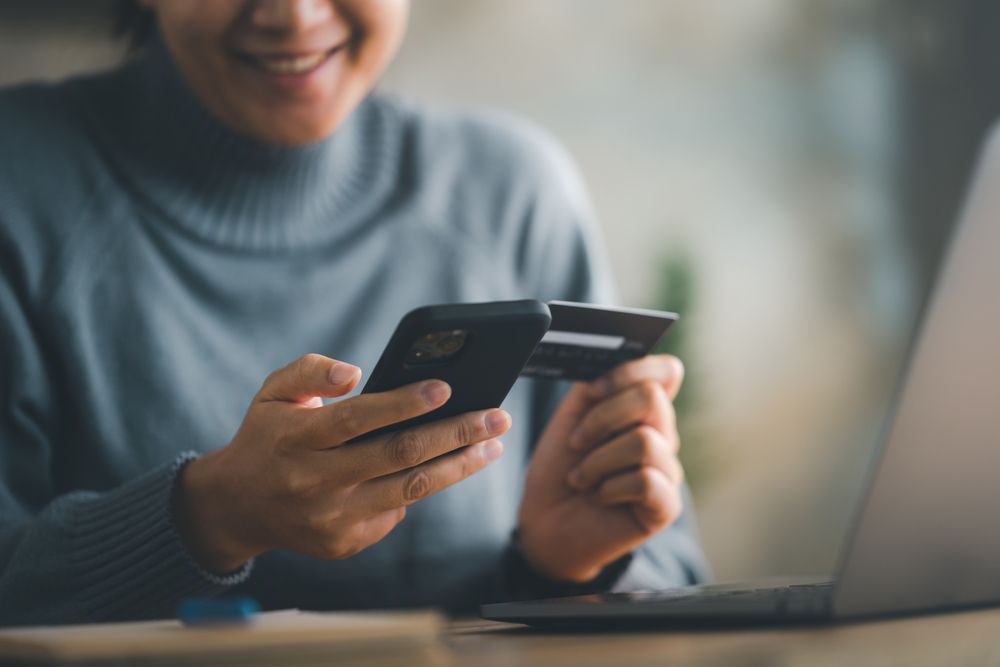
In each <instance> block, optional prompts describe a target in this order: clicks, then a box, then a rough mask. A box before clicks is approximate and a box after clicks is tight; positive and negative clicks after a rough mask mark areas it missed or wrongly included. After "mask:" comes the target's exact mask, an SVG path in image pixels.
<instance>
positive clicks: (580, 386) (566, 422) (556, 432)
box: [542, 382, 597, 443]
mask: <svg viewBox="0 0 1000 667" xmlns="http://www.w3.org/2000/svg"><path fill="white" fill-rule="evenodd" d="M596 403H597V400H595V399H594V398H593V396H592V392H591V389H590V385H589V384H586V383H584V382H574V383H573V386H572V387H570V389H569V391H568V392H566V395H565V396H564V397H563V400H562V402H561V403H560V404H559V407H558V408H556V411H555V412H554V413H552V418H551V419H549V423H548V426H547V427H546V429H545V432H544V433H543V435H542V439H544V440H555V441H556V442H560V443H564V442H566V441H567V440H568V439H569V435H570V433H572V432H573V431H574V430H575V429H576V426H577V425H578V424H579V423H580V420H582V419H583V416H584V415H585V414H587V412H588V411H589V410H590V408H592V407H593V406H594V405H595V404H596Z"/></svg>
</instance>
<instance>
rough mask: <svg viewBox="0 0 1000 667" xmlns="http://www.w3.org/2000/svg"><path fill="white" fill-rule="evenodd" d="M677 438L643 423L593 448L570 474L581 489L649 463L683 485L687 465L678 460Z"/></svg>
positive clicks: (568, 479) (573, 481) (673, 481)
mask: <svg viewBox="0 0 1000 667" xmlns="http://www.w3.org/2000/svg"><path fill="white" fill-rule="evenodd" d="M677 449H678V445H677V441H676V439H673V440H671V439H669V438H667V437H666V436H664V435H663V434H662V433H660V432H659V431H657V430H656V429H654V428H652V427H649V426H639V427H637V428H634V429H631V430H629V431H628V432H626V433H623V434H621V435H619V436H618V437H616V438H614V439H613V440H611V441H610V442H608V443H607V444H604V445H601V446H600V447H598V448H597V449H595V450H594V451H592V452H590V453H589V454H588V455H587V456H586V457H585V458H584V459H583V461H582V462H581V463H580V465H578V466H577V467H576V468H574V469H573V470H572V471H570V473H569V475H568V476H567V478H566V482H567V484H569V485H570V487H572V488H573V489H575V490H577V491H589V490H591V489H592V488H594V487H595V486H597V485H598V484H600V483H601V482H602V481H603V480H604V479H605V478H609V477H613V476H615V475H617V474H619V473H622V472H625V471H629V470H637V469H639V468H642V467H643V466H649V467H652V468H656V469H657V470H660V471H661V472H662V473H663V474H664V475H666V477H667V479H668V480H669V481H670V482H671V483H673V484H675V485H680V484H681V483H682V482H683V481H684V468H683V467H682V466H681V464H680V462H679V461H678V460H677V456H676V453H677Z"/></svg>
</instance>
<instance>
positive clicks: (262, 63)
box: [240, 46, 341, 75]
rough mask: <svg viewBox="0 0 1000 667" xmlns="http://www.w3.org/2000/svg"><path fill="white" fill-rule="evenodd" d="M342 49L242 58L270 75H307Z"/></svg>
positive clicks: (253, 55)
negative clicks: (305, 53)
mask: <svg viewBox="0 0 1000 667" xmlns="http://www.w3.org/2000/svg"><path fill="white" fill-rule="evenodd" d="M340 48H341V47H340V46H335V47H333V48H332V49H329V50H327V51H319V52H316V53H310V54H307V55H285V54H279V55H264V54H250V53H241V54H240V58H241V60H243V61H244V62H246V63H248V64H250V65H252V66H253V67H255V68H257V69H259V70H262V71H264V72H266V73H268V74H278V75H296V74H307V73H309V72H311V71H313V70H315V69H317V68H318V67H320V66H321V65H322V64H323V63H324V62H326V61H327V60H328V59H329V58H330V56H332V55H333V54H334V53H336V52H337V51H339V50H340Z"/></svg>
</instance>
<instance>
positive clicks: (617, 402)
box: [569, 380, 674, 452]
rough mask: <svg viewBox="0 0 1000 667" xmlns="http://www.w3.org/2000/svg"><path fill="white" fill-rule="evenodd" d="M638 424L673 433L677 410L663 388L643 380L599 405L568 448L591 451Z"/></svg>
mask: <svg viewBox="0 0 1000 667" xmlns="http://www.w3.org/2000/svg"><path fill="white" fill-rule="evenodd" d="M639 424H647V425H649V426H652V427H653V428H655V429H657V430H658V431H660V432H661V433H668V432H672V431H673V430H674V408H673V405H672V404H671V402H670V399H669V398H668V396H667V393H666V391H665V390H664V389H663V387H662V386H661V385H660V384H659V383H657V382H653V381H651V380H643V381H642V382H640V383H639V384H636V385H632V386H630V387H629V388H627V389H625V390H624V391H622V392H620V393H618V394H614V395H612V396H611V397H610V398H608V399H606V400H604V401H602V402H600V403H598V404H597V405H595V406H594V407H593V408H591V409H590V411H589V412H587V414H586V415H585V416H584V418H583V420H582V421H581V422H580V425H579V426H577V428H576V430H575V431H574V432H573V434H572V435H571V436H570V439H569V447H570V449H573V450H575V451H578V452H584V451H588V450H590V449H593V448H594V447H596V446H598V445H600V444H601V443H603V442H605V441H606V440H608V439H609V438H611V437H612V436H614V435H615V434H617V433H619V432H621V431H624V430H625V429H628V428H630V427H633V426H637V425H639Z"/></svg>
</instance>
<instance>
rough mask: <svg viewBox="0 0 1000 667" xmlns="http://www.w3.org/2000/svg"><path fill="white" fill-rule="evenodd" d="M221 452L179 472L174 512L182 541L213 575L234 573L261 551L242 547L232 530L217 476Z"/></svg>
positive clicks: (231, 521)
mask: <svg viewBox="0 0 1000 667" xmlns="http://www.w3.org/2000/svg"><path fill="white" fill-rule="evenodd" d="M217 455H218V452H212V453H210V454H206V455H205V456H202V457H200V458H197V459H193V460H192V461H190V462H189V463H187V465H185V466H184V467H183V468H181V469H180V470H179V471H178V473H177V479H176V482H175V486H174V495H173V503H172V507H171V511H172V514H173V522H174V526H175V528H176V529H177V532H178V534H179V535H180V539H181V542H182V543H183V544H184V547H185V548H186V549H187V550H188V552H189V553H190V554H191V556H192V557H193V558H194V559H195V561H196V562H197V563H198V564H199V565H200V566H201V567H203V568H205V570H207V571H208V572H210V573H213V574H220V575H221V574H227V573H230V572H234V571H236V570H238V569H240V568H241V567H243V565H245V564H246V562H247V561H249V560H250V559H251V558H253V557H254V556H255V555H257V553H258V552H255V551H254V550H252V549H250V548H249V547H247V546H245V545H244V544H242V542H241V540H239V539H238V538H237V537H236V536H235V535H233V534H231V532H230V530H229V527H230V526H231V525H233V524H234V523H235V521H233V518H234V517H232V516H228V513H227V511H226V509H225V508H226V507H228V505H229V504H228V503H227V502H225V500H224V494H223V493H222V488H221V484H220V483H219V482H218V481H217V479H218V478H217V476H216V475H215V468H216V466H215V463H216V458H217Z"/></svg>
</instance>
